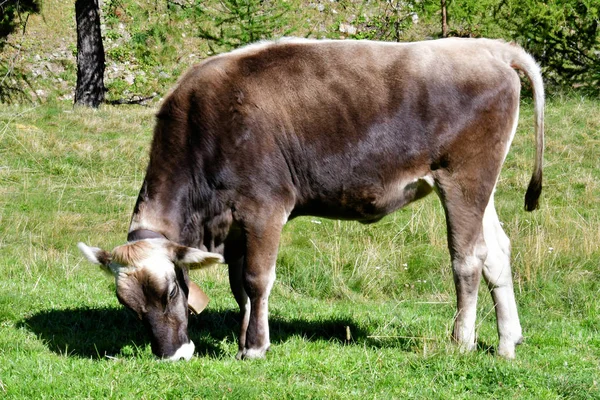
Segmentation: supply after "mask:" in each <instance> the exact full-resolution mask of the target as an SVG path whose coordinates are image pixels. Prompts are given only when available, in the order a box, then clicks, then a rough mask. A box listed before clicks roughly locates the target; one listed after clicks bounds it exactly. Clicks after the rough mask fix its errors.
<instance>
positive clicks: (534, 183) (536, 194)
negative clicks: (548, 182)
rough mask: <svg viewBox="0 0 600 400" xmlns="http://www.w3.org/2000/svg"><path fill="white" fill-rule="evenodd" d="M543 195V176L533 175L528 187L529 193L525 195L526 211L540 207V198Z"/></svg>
mask: <svg viewBox="0 0 600 400" xmlns="http://www.w3.org/2000/svg"><path fill="white" fill-rule="evenodd" d="M541 193H542V175H541V174H539V175H533V176H532V177H531V181H529V186H528V187H527V192H526V193H525V210H526V211H533V210H535V209H537V208H538V206H539V202H538V200H539V198H540V194H541Z"/></svg>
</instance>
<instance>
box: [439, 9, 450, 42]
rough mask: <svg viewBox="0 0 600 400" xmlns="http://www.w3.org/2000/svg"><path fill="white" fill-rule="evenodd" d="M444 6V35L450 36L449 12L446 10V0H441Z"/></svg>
mask: <svg viewBox="0 0 600 400" xmlns="http://www.w3.org/2000/svg"><path fill="white" fill-rule="evenodd" d="M440 1H441V7H442V37H448V22H447V20H448V14H447V10H446V0H440Z"/></svg>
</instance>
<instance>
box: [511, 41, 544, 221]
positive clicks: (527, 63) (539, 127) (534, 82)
mask: <svg viewBox="0 0 600 400" xmlns="http://www.w3.org/2000/svg"><path fill="white" fill-rule="evenodd" d="M511 47H512V48H513V49H514V50H517V51H513V52H512V57H511V66H512V67H513V68H516V69H518V70H520V71H523V73H525V75H526V76H527V79H529V82H531V87H532V88H533V105H534V114H535V145H536V149H535V165H534V167H533V173H532V174H531V180H530V181H529V186H528V187H527V192H526V193H525V210H527V211H533V210H535V209H536V208H538V199H539V198H540V194H541V193H542V163H543V159H544V82H543V80H542V73H541V70H540V67H539V66H538V64H537V63H536V62H535V60H534V59H533V57H532V56H531V55H529V54H528V53H527V52H525V51H524V50H523V49H521V48H520V47H519V46H514V45H513V46H511Z"/></svg>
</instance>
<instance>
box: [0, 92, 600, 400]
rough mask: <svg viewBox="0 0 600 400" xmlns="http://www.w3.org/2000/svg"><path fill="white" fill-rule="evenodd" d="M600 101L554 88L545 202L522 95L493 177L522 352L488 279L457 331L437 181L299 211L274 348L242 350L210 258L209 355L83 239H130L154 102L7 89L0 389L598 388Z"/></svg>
mask: <svg viewBox="0 0 600 400" xmlns="http://www.w3.org/2000/svg"><path fill="white" fill-rule="evenodd" d="M599 107H600V103H599V102H598V101H589V100H580V99H568V98H567V99H554V100H552V101H550V103H549V106H548V108H547V118H546V125H547V133H546V139H547V146H546V150H547V151H546V168H545V187H544V192H543V194H542V205H541V209H540V210H538V211H536V212H534V213H525V212H524V211H522V208H523V196H524V192H525V187H526V184H527V182H528V178H529V175H530V173H531V169H532V162H533V127H532V124H533V117H532V110H531V109H532V107H531V105H529V104H524V105H523V107H522V113H521V123H520V125H519V131H518V133H517V136H516V138H515V142H514V144H513V148H512V150H511V153H510V155H509V157H508V159H507V162H506V164H505V168H504V170H503V173H502V176H501V180H500V183H499V185H498V191H497V194H496V202H497V208H498V212H499V215H500V218H501V220H502V221H504V229H505V230H506V232H507V234H508V235H509V236H510V238H511V239H512V244H513V272H514V273H513V275H514V279H515V289H516V292H517V301H518V305H519V309H520V314H521V321H522V324H523V329H524V334H525V337H526V341H525V343H524V344H523V345H522V346H520V347H519V348H518V349H517V359H516V360H514V361H506V360H504V359H500V358H498V357H496V356H495V355H494V352H495V347H496V345H497V334H496V328H495V316H494V312H493V305H492V302H491V299H490V296H489V294H488V293H487V290H486V289H485V288H483V287H482V289H481V290H480V302H479V319H478V325H477V329H478V344H479V346H478V347H479V348H478V350H477V351H476V352H474V353H472V354H460V353H459V352H458V351H457V350H456V349H455V348H454V346H453V345H452V344H451V343H450V340H449V337H450V332H451V328H452V318H453V314H454V308H455V306H454V288H453V283H452V274H451V270H450V266H449V256H448V254H447V250H446V242H445V223H444V218H443V211H442V210H441V207H440V204H439V201H438V200H437V198H435V196H430V197H428V198H426V199H424V200H422V201H421V202H418V203H416V204H413V205H411V206H409V207H407V208H406V209H403V210H400V211H399V212H397V213H395V214H393V215H391V216H389V217H387V218H385V219H384V220H383V221H381V222H380V223H378V224H375V225H368V226H364V225H360V224H357V223H352V222H338V221H329V220H322V219H317V218H299V219H297V220H294V221H291V222H290V223H288V225H287V226H286V228H285V231H284V235H283V238H282V245H281V249H280V255H279V265H278V270H277V272H278V280H277V283H276V284H275V287H274V290H273V293H272V295H271V318H270V326H271V332H272V342H273V346H272V351H271V352H270V353H269V354H268V357H267V359H266V360H253V361H243V362H239V361H236V360H235V359H234V355H235V353H236V350H237V344H236V333H237V329H238V325H237V320H236V318H235V312H236V306H235V302H234V300H233V297H232V295H231V294H230V293H229V288H228V283H227V273H226V270H225V267H224V266H219V267H216V268H213V269H211V270H209V271H202V272H196V273H194V275H193V277H194V279H195V280H196V281H198V282H200V283H201V286H202V287H203V289H204V290H205V291H206V292H207V293H208V295H209V296H210V297H211V299H212V301H211V303H210V305H209V308H208V309H207V310H206V311H205V312H204V313H203V314H201V315H200V316H198V317H196V318H193V319H192V320H191V326H190V334H191V337H192V339H193V340H194V342H195V343H196V345H197V357H195V358H194V359H193V360H192V361H191V362H189V363H183V362H181V363H176V364H171V363H164V362H159V361H157V360H156V359H155V358H154V357H153V356H152V354H151V351H150V347H149V342H148V340H147V338H146V336H145V333H144V331H143V329H142V327H141V326H140V325H139V323H138V322H137V321H136V320H135V318H134V317H132V316H130V315H129V314H128V313H127V312H126V311H125V310H124V309H123V308H122V307H121V306H120V305H119V304H118V302H117V299H116V297H115V295H114V284H113V283H112V282H111V280H110V279H109V278H107V277H106V276H105V275H104V274H102V273H101V272H100V270H99V269H98V268H97V267H94V266H92V265H89V264H87V263H86V262H84V260H83V259H82V257H81V256H80V255H79V254H78V251H77V249H76V247H75V244H76V243H77V242H78V241H84V242H86V243H88V244H91V245H97V246H102V247H104V248H112V247H113V246H116V245H118V244H121V243H123V241H124V239H125V234H126V230H127V226H128V223H129V218H130V214H131V211H132V209H133V205H134V202H135V198H136V196H137V192H138V190H139V187H140V184H141V181H142V179H143V174H144V169H145V164H146V161H147V149H148V146H149V141H150V138H151V131H152V125H153V112H154V110H151V109H145V108H125V107H119V108H111V107H103V108H101V109H100V110H99V111H90V110H82V109H75V110H73V109H72V108H71V107H70V105H67V104H60V103H57V104H53V105H52V104H51V105H44V106H37V107H29V108H28V107H23V106H21V107H16V106H15V107H8V106H0V397H3V398H19V399H21V398H100V397H109V398H113V397H114V398H216V397H218V398H223V397H225V398H319V399H320V398H334V399H335V398H339V399H345V398H378V399H389V398H429V399H446V398H531V399H539V398H547V399H556V398H572V399H588V398H600V389H599V387H598V385H599V384H600V382H599V380H600V245H599V243H600V188H599V185H600V165H599V161H598V160H599V156H598V149H599V148H600V114H599V113H598V109H599ZM347 329H348V330H349V331H350V334H351V340H349V341H348V340H347V339H346V334H347Z"/></svg>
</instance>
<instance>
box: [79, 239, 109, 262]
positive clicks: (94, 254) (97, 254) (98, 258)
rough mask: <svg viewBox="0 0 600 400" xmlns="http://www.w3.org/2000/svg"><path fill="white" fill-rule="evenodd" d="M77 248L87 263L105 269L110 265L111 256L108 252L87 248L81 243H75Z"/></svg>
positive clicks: (96, 248)
mask: <svg viewBox="0 0 600 400" xmlns="http://www.w3.org/2000/svg"><path fill="white" fill-rule="evenodd" d="M77 247H78V248H79V250H80V251H81V252H82V253H83V255H84V256H85V258H87V259H88V261H89V262H91V263H94V264H98V265H102V266H105V267H108V265H109V264H110V261H111V259H112V256H111V255H110V253H109V252H108V251H106V250H102V249H100V248H98V247H89V246H87V245H86V244H85V243H82V242H79V243H77Z"/></svg>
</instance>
